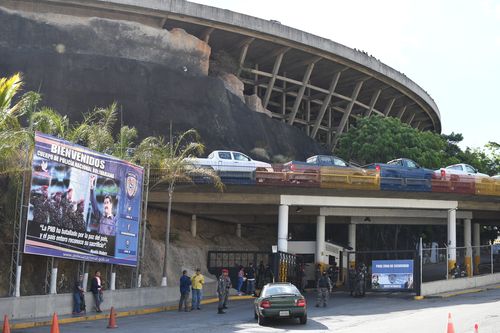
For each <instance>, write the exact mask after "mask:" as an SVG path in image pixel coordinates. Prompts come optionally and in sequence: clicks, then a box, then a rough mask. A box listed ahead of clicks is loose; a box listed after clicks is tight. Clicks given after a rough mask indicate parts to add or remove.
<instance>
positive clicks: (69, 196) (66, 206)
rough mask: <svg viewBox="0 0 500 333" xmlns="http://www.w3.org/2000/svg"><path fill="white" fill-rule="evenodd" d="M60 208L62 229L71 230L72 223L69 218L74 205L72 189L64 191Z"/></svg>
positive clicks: (72, 212)
mask: <svg viewBox="0 0 500 333" xmlns="http://www.w3.org/2000/svg"><path fill="white" fill-rule="evenodd" d="M61 207H62V223H63V224H62V227H63V228H66V229H73V221H72V219H71V217H72V216H73V215H74V212H75V203H74V202H73V189H72V188H70V189H68V190H67V191H66V193H65V195H64V196H63V197H62V200H61Z"/></svg>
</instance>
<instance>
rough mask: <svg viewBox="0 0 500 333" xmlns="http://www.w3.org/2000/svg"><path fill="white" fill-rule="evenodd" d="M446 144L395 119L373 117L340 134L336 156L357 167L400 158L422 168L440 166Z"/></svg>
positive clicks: (437, 137)
mask: <svg viewBox="0 0 500 333" xmlns="http://www.w3.org/2000/svg"><path fill="white" fill-rule="evenodd" d="M445 148H446V141H445V140H444V139H443V138H442V137H441V136H439V135H438V134H435V133H432V132H421V131H418V130H416V129H414V128H412V127H410V126H409V125H407V124H404V123H401V121H400V120H399V119H397V118H392V117H389V118H384V117H380V116H373V117H368V118H362V119H360V120H359V121H358V122H357V124H356V126H355V127H354V128H352V129H350V130H349V131H348V132H346V133H344V134H342V136H341V138H340V141H339V146H338V149H337V151H336V153H337V154H338V155H340V156H342V157H343V158H345V159H347V160H354V161H356V162H357V163H359V164H368V163H372V162H386V161H390V160H392V159H395V158H399V157H407V158H410V159H413V160H415V161H416V162H417V163H419V164H421V165H422V166H426V167H429V168H438V167H441V166H442V163H443V160H444V159H445V157H446V154H445Z"/></svg>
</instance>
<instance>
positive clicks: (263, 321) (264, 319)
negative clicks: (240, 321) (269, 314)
mask: <svg viewBox="0 0 500 333" xmlns="http://www.w3.org/2000/svg"><path fill="white" fill-rule="evenodd" d="M257 320H258V323H259V325H260V326H264V325H265V324H266V318H264V316H258V318H257Z"/></svg>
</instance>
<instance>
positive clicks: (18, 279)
mask: <svg viewBox="0 0 500 333" xmlns="http://www.w3.org/2000/svg"><path fill="white" fill-rule="evenodd" d="M21 272H22V266H21V265H19V266H17V268H16V288H15V289H14V297H21Z"/></svg>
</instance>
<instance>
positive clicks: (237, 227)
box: [236, 223, 241, 238]
mask: <svg viewBox="0 0 500 333" xmlns="http://www.w3.org/2000/svg"><path fill="white" fill-rule="evenodd" d="M236 237H238V238H241V223H238V224H237V225H236Z"/></svg>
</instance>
